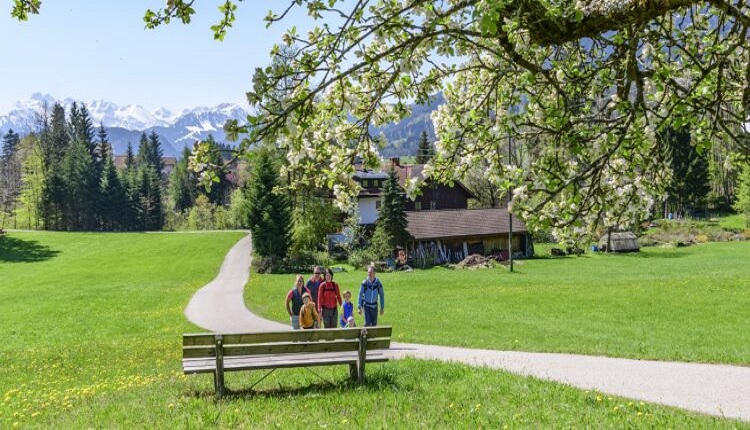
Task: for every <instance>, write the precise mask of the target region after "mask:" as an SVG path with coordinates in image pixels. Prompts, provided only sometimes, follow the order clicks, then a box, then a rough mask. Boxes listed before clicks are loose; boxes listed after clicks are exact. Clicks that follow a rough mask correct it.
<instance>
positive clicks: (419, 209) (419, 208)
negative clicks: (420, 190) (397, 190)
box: [414, 201, 422, 211]
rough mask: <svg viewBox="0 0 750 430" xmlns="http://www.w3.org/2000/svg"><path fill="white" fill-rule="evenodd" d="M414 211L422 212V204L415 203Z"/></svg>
mask: <svg viewBox="0 0 750 430" xmlns="http://www.w3.org/2000/svg"><path fill="white" fill-rule="evenodd" d="M414 210H415V211H421V210H422V202H420V201H416V202H414Z"/></svg>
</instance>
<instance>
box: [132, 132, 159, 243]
mask: <svg viewBox="0 0 750 430" xmlns="http://www.w3.org/2000/svg"><path fill="white" fill-rule="evenodd" d="M161 153H162V151H161V143H160V142H159V137H158V136H157V135H156V133H155V132H151V136H150V137H148V136H146V133H145V132H144V133H142V134H141V141H140V145H139V146H138V155H137V157H136V160H137V165H138V169H137V171H138V174H137V177H136V178H137V179H136V181H135V182H136V184H135V187H133V188H132V190H133V191H135V193H136V194H135V195H134V196H132V195H131V198H133V197H134V199H133V203H134V204H135V206H136V214H137V220H138V226H137V228H138V229H140V230H161V228H162V226H163V219H164V217H163V210H162V202H161V196H162V192H161V170H162V167H161V166H162V160H161Z"/></svg>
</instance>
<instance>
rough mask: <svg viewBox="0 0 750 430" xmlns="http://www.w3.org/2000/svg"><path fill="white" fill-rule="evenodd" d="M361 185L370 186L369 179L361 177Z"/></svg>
mask: <svg viewBox="0 0 750 430" xmlns="http://www.w3.org/2000/svg"><path fill="white" fill-rule="evenodd" d="M362 187H363V188H370V180H369V179H362Z"/></svg>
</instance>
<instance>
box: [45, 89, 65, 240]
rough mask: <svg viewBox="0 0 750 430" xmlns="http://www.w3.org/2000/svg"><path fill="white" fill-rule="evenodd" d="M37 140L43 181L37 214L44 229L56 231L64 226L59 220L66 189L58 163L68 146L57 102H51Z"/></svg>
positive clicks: (61, 161)
mask: <svg viewBox="0 0 750 430" xmlns="http://www.w3.org/2000/svg"><path fill="white" fill-rule="evenodd" d="M40 139H41V140H40V143H41V150H42V157H43V160H44V164H43V166H44V179H45V180H44V186H43V187H42V197H41V204H40V205H39V207H40V215H41V218H42V219H43V220H44V222H43V224H44V228H46V229H52V230H60V229H64V228H66V227H67V226H66V225H65V224H64V221H63V214H64V212H65V210H64V208H65V205H66V199H67V195H66V192H67V190H66V181H65V179H64V177H63V169H62V164H63V158H64V157H65V154H66V152H67V150H68V147H69V146H70V137H69V135H68V127H67V123H66V120H65V109H64V108H63V107H62V105H61V104H60V103H55V105H54V106H53V107H52V116H51V118H50V121H49V124H47V123H46V121H45V123H44V124H43V125H42V134H41V136H40Z"/></svg>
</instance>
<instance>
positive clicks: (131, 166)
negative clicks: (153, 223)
mask: <svg viewBox="0 0 750 430" xmlns="http://www.w3.org/2000/svg"><path fill="white" fill-rule="evenodd" d="M118 173H119V176H120V183H121V184H122V186H123V188H124V189H125V194H126V196H127V199H126V200H127V203H126V205H125V210H124V212H123V214H122V220H121V222H122V228H123V230H136V229H137V228H138V216H137V214H138V203H139V197H138V162H137V159H136V156H135V154H134V153H133V144H132V143H131V142H128V147H127V151H126V152H125V166H124V168H123V169H122V170H121V171H119V172H118Z"/></svg>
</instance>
